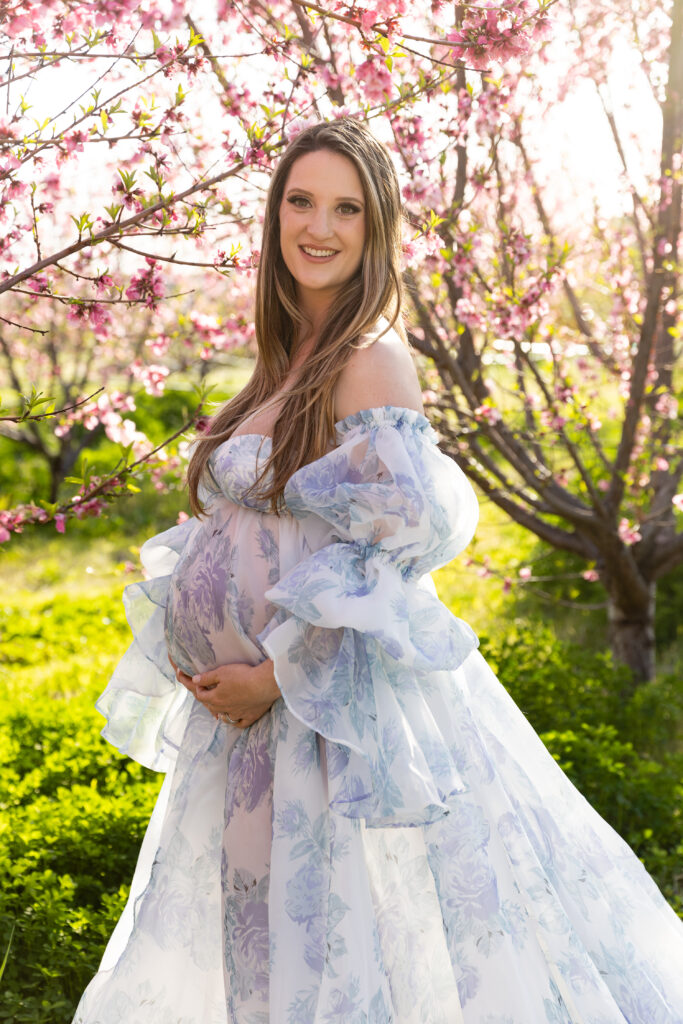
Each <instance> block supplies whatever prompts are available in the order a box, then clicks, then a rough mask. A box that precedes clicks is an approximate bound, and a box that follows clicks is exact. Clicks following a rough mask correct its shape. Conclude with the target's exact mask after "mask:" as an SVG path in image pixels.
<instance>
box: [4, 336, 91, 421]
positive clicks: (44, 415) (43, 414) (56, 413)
mask: <svg viewBox="0 0 683 1024" xmlns="http://www.w3.org/2000/svg"><path fill="white" fill-rule="evenodd" d="M43 333H44V334H47V331H44V332H43ZM102 391H104V387H101V388H98V389H97V391H93V393H92V394H91V395H88V397H87V398H81V399H80V400H79V401H78V402H74V403H73V405H65V406H64V408H62V409H53V410H52V412H40V413H35V414H33V413H31V414H30V415H28V416H0V420H2V421H5V422H6V421H9V422H10V423H25V422H26V420H44V419H47V417H48V416H61V415H62V413H64V412H71V410H72V409H78V407H79V406H81V405H85V404H86V402H89V401H90V400H91V399H93V398H94V397H95V396H96V395H99V394H101V392H102Z"/></svg>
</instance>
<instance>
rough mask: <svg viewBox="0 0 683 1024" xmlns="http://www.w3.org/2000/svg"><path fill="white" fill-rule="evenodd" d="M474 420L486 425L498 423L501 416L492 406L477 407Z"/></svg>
mask: <svg viewBox="0 0 683 1024" xmlns="http://www.w3.org/2000/svg"><path fill="white" fill-rule="evenodd" d="M474 418H475V419H476V420H478V421H479V422H481V421H482V420H483V421H484V422H486V423H500V421H501V420H502V418H503V417H502V416H501V414H500V412H499V411H498V409H494V408H493V406H492V405H487V404H486V403H485V404H484V405H479V406H477V408H476V409H475V410H474Z"/></svg>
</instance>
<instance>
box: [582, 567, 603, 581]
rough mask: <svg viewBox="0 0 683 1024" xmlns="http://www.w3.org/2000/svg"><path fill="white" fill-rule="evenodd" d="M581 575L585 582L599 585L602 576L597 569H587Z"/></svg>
mask: <svg viewBox="0 0 683 1024" xmlns="http://www.w3.org/2000/svg"><path fill="white" fill-rule="evenodd" d="M581 575H582V576H583V578H584V579H585V580H588V582H589V583H597V582H598V580H599V579H600V575H599V573H598V572H597V570H596V569H586V570H585V571H584V572H582V573H581Z"/></svg>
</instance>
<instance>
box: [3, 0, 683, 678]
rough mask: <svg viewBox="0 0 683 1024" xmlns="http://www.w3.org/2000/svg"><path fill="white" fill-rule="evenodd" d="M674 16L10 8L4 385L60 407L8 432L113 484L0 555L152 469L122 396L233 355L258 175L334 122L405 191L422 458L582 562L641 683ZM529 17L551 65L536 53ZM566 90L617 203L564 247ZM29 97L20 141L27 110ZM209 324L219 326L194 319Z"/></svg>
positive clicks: (16, 517) (8, 425)
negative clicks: (422, 395)
mask: <svg viewBox="0 0 683 1024" xmlns="http://www.w3.org/2000/svg"><path fill="white" fill-rule="evenodd" d="M682 3H683V0H667V2H666V3H665V4H664V5H662V4H661V3H657V4H655V3H654V2H653V0H649V2H646V3H645V4H640V5H639V8H638V10H637V11H636V10H635V9H634V11H631V7H630V2H629V0H598V2H597V3H596V2H592V3H589V2H588V0H576V2H575V3H574V4H573V5H572V7H571V10H569V9H567V8H565V7H563V6H562V5H560V4H558V5H555V6H554V7H553V9H552V11H550V12H548V11H547V7H550V6H551V5H550V4H547V5H545V6H544V5H538V6H537V5H535V4H531V3H530V2H529V0H503V2H502V3H494V2H492V0H486V2H484V3H483V4H472V5H470V4H451V3H442V2H438V0H435V2H433V3H431V5H429V6H427V5H422V6H421V7H420V9H419V10H417V11H414V10H412V9H411V6H410V5H408V3H407V2H406V0H383V2H372V0H362V2H361V0H358V2H356V3H348V2H342V0H338V2H335V3H333V4H326V5H319V4H315V3H308V2H305V0H275V2H274V3H270V4H268V5H266V4H262V3H261V2H260V0H245V2H244V3H228V2H225V0H218V2H217V3H216V4H215V5H212V4H202V5H200V4H186V3H180V2H176V0H159V2H156V3H155V2H153V0H143V2H142V3H137V2H136V3H135V4H134V3H133V2H132V0H96V2H95V3H88V4H86V3H82V2H80V0H70V2H69V3H66V2H59V3H31V4H30V5H29V4H28V3H27V2H26V0H13V2H11V3H9V4H8V5H7V6H8V16H7V18H6V20H5V22H4V25H3V29H2V31H4V32H5V33H6V35H7V44H6V48H5V53H6V56H7V73H6V74H5V77H4V80H3V82H2V86H3V89H4V90H5V95H6V97H7V101H6V103H5V104H4V109H5V111H6V114H5V115H4V116H3V118H2V122H1V123H0V208H1V209H2V211H3V214H4V217H5V232H4V236H3V239H2V241H1V242H0V246H1V247H2V258H3V276H2V279H1V280H0V292H1V293H3V295H4V303H5V304H4V305H3V308H2V310H1V311H0V316H2V317H3V319H2V320H0V327H1V328H2V329H1V330H0V354H1V355H2V356H3V357H4V359H5V365H6V367H7V369H8V372H9V373H10V374H12V373H13V374H14V376H13V378H12V380H11V382H10V383H11V384H12V386H13V387H14V388H15V390H16V391H18V392H21V391H23V392H27V390H28V385H30V384H31V383H35V382H34V381H32V379H31V374H33V375H34V376H35V375H36V374H37V371H38V369H39V368H41V369H42V370H44V373H45V377H44V378H41V380H44V381H45V382H46V383H45V384H44V385H43V387H42V390H43V391H45V392H46V393H48V394H52V395H54V396H55V397H56V399H57V400H58V409H63V410H64V411H62V412H60V413H59V415H53V416H49V417H47V418H43V419H42V420H39V417H41V416H43V415H44V409H45V407H44V406H43V407H37V406H36V405H35V401H36V398H34V399H30V398H27V399H26V401H25V403H24V408H23V410H21V411H20V412H19V411H15V410H10V411H9V414H8V418H7V419H6V420H5V433H8V432H9V433H12V434H13V435H14V436H16V437H17V439H18V440H19V439H20V437H24V438H25V437H26V435H29V434H31V433H33V435H34V437H35V436H37V435H38V433H39V431H42V432H43V433H42V435H41V436H42V439H43V440H42V443H43V444H45V445H47V444H48V441H49V443H50V445H52V446H53V447H52V448H51V449H50V450H51V451H53V450H54V446H55V445H58V443H61V444H62V446H63V450H64V451H65V452H66V455H65V456H64V459H63V460H62V465H64V460H65V459H67V461H68V458H73V457H74V452H75V451H76V448H77V447H78V445H82V444H84V443H87V436H86V435H87V431H88V429H94V428H95V427H98V429H103V430H105V431H107V433H108V434H109V436H110V437H111V438H112V439H115V440H118V441H119V442H121V443H122V444H123V445H124V448H125V450H126V455H125V460H124V461H125V462H127V466H128V468H126V466H125V465H124V467H123V469H121V468H118V467H117V469H116V471H115V472H112V473H111V474H110V475H109V477H105V478H103V479H100V480H95V481H92V480H89V481H85V480H84V481H83V484H82V486H81V493H80V494H77V495H75V496H72V497H68V496H67V497H61V499H60V497H59V495H58V486H57V485H58V483H59V479H58V476H59V474H57V476H56V477H55V480H54V486H53V492H52V494H51V496H50V497H49V500H48V501H45V502H43V504H42V505H41V504H39V503H37V502H36V503H35V504H32V505H29V506H26V507H24V508H22V509H14V510H6V511H5V512H1V513H0V530H3V529H4V535H3V538H4V539H7V538H8V537H9V535H10V533H11V532H12V531H13V530H14V529H20V528H21V527H22V524H26V523H27V522H30V521H36V520H41V519H43V520H54V521H55V522H56V523H57V525H58V527H62V528H63V526H64V522H65V518H66V517H68V516H70V515H72V514H83V513H84V512H85V511H92V512H94V513H97V512H98V511H99V510H100V509H101V507H102V502H103V501H104V500H105V499H106V498H107V497H111V496H112V495H113V494H116V493H117V490H118V489H121V488H122V487H124V486H125V479H126V473H127V472H129V471H130V467H131V466H133V467H134V468H135V466H136V463H137V462H138V460H143V461H144V460H145V458H146V452H147V450H148V448H149V447H150V446H149V445H146V442H145V439H144V438H143V437H141V436H139V434H138V433H137V432H136V430H135V428H134V426H133V425H132V422H131V421H130V420H129V421H128V422H127V420H126V411H127V410H128V409H130V403H131V401H134V398H133V397H132V396H131V389H132V388H133V387H134V386H138V387H140V386H142V387H145V388H146V389H147V390H156V391H159V390H160V389H162V388H163V386H164V382H165V380H166V379H167V377H168V374H169V372H170V373H172V372H175V371H176V370H177V369H178V368H186V369H187V368H189V367H191V366H192V365H193V362H196V361H200V362H201V359H202V356H203V357H204V358H206V356H208V355H212V357H213V356H214V354H215V353H220V351H221V350H225V349H230V348H231V347H233V346H236V345H241V344H244V343H245V342H248V340H249V326H248V325H249V316H248V306H247V302H248V300H247V298H246V295H247V294H248V292H249V289H250V281H249V277H250V275H252V274H253V267H254V266H255V264H256V263H257V261H258V253H257V251H256V250H255V246H256V245H257V244H258V241H257V239H258V231H259V223H258V216H257V214H256V211H257V210H258V209H259V208H260V206H261V197H262V192H263V189H264V187H265V186H266V185H267V180H268V173H269V170H270V167H271V164H272V161H273V160H274V159H276V157H277V154H278V152H279V149H280V148H281V146H282V144H283V143H284V142H286V140H287V138H288V137H290V136H291V135H292V133H293V132H295V131H296V130H298V129H299V128H300V127H301V126H302V124H304V123H306V121H307V120H308V119H312V118H315V117H320V116H335V114H336V113H340V112H343V113H351V114H355V115H357V116H362V117H365V118H367V119H368V120H370V121H371V122H372V123H373V125H374V126H375V128H376V131H377V133H378V135H379V136H380V137H381V138H382V139H383V140H384V141H386V142H387V144H388V145H389V146H390V148H391V149H392V150H393V152H394V153H395V156H396V163H397V167H398V169H399V172H400V174H401V176H402V181H403V186H404V198H405V204H406V213H407V223H408V225H409V227H408V229H407V233H406V245H405V256H406V282H407V285H408V290H409V295H410V302H411V304H412V316H411V339H412V342H413V344H414V346H415V348H416V349H417V350H418V351H419V352H420V353H422V356H423V357H424V366H423V372H424V374H425V385H426V396H427V400H428V401H429V403H430V410H429V411H430V416H431V418H432V420H433V422H434V423H435V425H436V426H437V427H438V429H439V430H440V432H441V434H442V438H443V443H444V446H445V447H446V448H447V450H449V451H450V452H451V453H452V455H453V457H454V458H455V459H456V460H457V461H458V462H459V463H460V465H461V466H462V467H463V469H464V470H465V472H467V473H468V475H469V476H470V477H471V478H472V479H473V480H475V481H476V482H477V483H478V484H479V485H480V487H481V488H482V489H483V491H484V492H485V493H486V494H487V495H488V496H489V497H490V498H491V499H492V500H493V501H494V502H496V504H498V505H499V506H500V507H501V508H502V509H504V511H505V512H506V513H507V514H509V515H511V516H512V517H513V518H514V519H515V520H516V521H517V522H519V523H521V524H522V525H523V526H525V527H526V528H528V529H530V530H532V531H533V532H534V533H536V534H537V535H538V536H539V537H541V538H543V539H544V540H545V541H547V542H549V543H550V544H552V545H555V546H557V547H560V548H563V549H565V550H569V551H572V552H574V553H576V554H577V555H579V556H580V557H581V558H583V559H584V560H585V561H586V569H585V573H586V575H587V578H589V579H595V580H596V585H602V586H603V587H604V588H605V591H606V593H607V595H608V600H609V606H610V619H611V636H612V644H613V648H614V650H615V653H616V654H617V655H618V657H620V658H621V659H622V660H625V661H626V662H627V663H628V664H630V665H631V666H632V668H633V669H634V671H635V674H636V678H638V677H640V678H647V677H648V676H649V675H650V674H651V672H652V669H653V644H652V627H653V614H654V589H655V584H656V580H657V579H658V578H661V576H662V575H663V574H664V573H666V572H668V571H670V570H671V569H672V568H674V567H675V566H676V565H678V564H680V562H681V561H683V540H682V538H681V534H680V532H679V533H677V532H676V526H675V510H676V507H677V504H678V505H680V504H681V503H682V502H683V498H681V496H680V494H678V490H679V487H680V476H681V458H680V449H679V446H678V445H679V442H678V439H677V436H676V424H677V421H676V418H675V417H676V408H677V406H676V387H677V384H676V377H675V369H674V360H675V355H676V345H677V343H678V333H677V332H678V327H677V324H678V322H679V319H680V299H679V284H678V282H679V263H680V217H681V212H680V211H681V192H680V189H681V182H680V174H681V170H680V162H679V161H680V155H679V154H680V149H681V134H682V133H681V117H682V114H681V93H682V92H683V90H682V88H681V82H680V75H681V73H682V69H683V60H682V59H681V55H680V53H679V49H680V40H681V38H682V37H683V31H681V24H680V23H681V4H682ZM412 6H413V7H414V6H415V5H412ZM551 17H552V22H553V24H554V26H555V28H554V33H555V34H556V36H557V39H558V40H559V48H558V46H556V47H555V48H553V41H552V38H551V39H550V40H549V41H548V42H544V38H545V37H546V36H547V35H548V26H549V23H550V21H551ZM631 31H633V35H632V36H631V35H629V33H631ZM619 38H622V39H623V41H624V45H627V46H628V47H630V48H631V50H633V52H636V53H640V54H642V61H643V67H644V69H645V71H646V72H647V75H648V76H649V77H648V79H647V80H648V82H649V88H651V90H652V93H653V96H654V97H655V98H656V100H657V102H659V103H660V104H661V109H662V113H663V131H662V134H661V140H662V142H661V147H660V153H659V160H658V164H657V167H656V169H655V170H654V171H653V170H651V167H650V166H649V165H648V164H647V160H646V159H645V157H643V161H641V163H642V166H640V165H639V167H638V168H637V171H638V175H639V177H638V178H637V180H636V179H634V181H633V182H629V179H628V174H629V173H630V171H631V162H632V160H633V159H638V158H639V157H637V155H636V157H635V158H634V156H633V152H634V150H633V147H630V146H629V144H627V143H628V140H625V139H624V137H623V128H622V126H621V123H620V120H619V116H618V111H616V112H615V110H614V109H613V108H612V107H611V106H610V105H609V99H608V86H609V60H610V55H611V53H612V52H613V50H614V46H615V45H616V41H617V40H618V39H619ZM568 41H570V42H571V46H567V42H568ZM677 47H678V48H679V49H677ZM74 67H75V68H76V69H77V71H76V72H73V75H74V77H73V80H72V88H73V90H74V93H73V95H70V96H69V97H68V98H63V97H64V94H63V92H60V93H58V94H57V95H59V99H60V102H58V103H57V102H54V101H53V100H52V99H51V98H50V97H51V93H50V92H49V89H50V83H51V82H58V81H62V80H63V79H62V78H60V76H63V75H64V74H65V69H73V68H74ZM676 76H678V78H677V77H676ZM586 81H589V82H591V83H592V88H594V89H596V90H597V95H598V97H600V98H601V99H602V101H603V102H604V107H605V124H606V126H607V131H609V132H611V133H612V136H613V141H614V146H615V147H616V151H617V152H618V153H619V154H620V156H621V158H622V159H623V163H624V176H623V178H622V180H621V181H619V182H618V183H617V184H616V188H617V189H618V190H621V191H622V192H623V194H624V197H625V199H628V201H629V202H630V204H631V205H630V208H629V207H627V206H626V205H624V206H623V210H620V212H619V213H618V214H617V215H614V214H613V215H611V216H610V218H606V217H605V216H603V215H601V214H600V211H597V213H596V216H595V218H593V217H588V218H587V219H586V221H585V223H584V224H578V225H577V224H574V225H571V227H570V226H568V225H566V224H565V225H564V226H563V231H564V232H565V233H564V234H561V233H560V231H559V229H556V227H555V219H556V214H557V210H556V205H557V201H556V197H557V185H558V181H557V175H555V176H553V175H550V176H548V175H547V174H546V173H545V172H544V169H543V163H542V160H539V155H542V148H543V145H542V144H543V118H544V116H545V114H546V113H547V112H548V109H552V106H553V105H557V104H559V103H560V102H561V101H562V98H563V96H564V95H566V94H570V93H571V92H572V90H575V89H577V88H578V87H579V85H580V84H581V83H582V82H586ZM41 82H46V83H47V86H46V90H48V91H44V92H43V94H42V95H43V97H45V96H48V100H47V101H45V99H43V101H42V103H40V104H39V103H37V104H36V106H37V107H38V108H40V113H39V114H38V116H36V117H34V119H33V120H32V113H31V107H30V105H29V104H30V95H29V90H28V89H27V88H26V87H27V86H28V85H29V84H31V87H32V88H34V91H35V87H37V86H39V85H40V83H41ZM74 83H75V84H74ZM46 102H47V106H48V107H49V108H50V112H49V116H47V115H46V114H45V113H44V111H45V109H46V106H45V104H46ZM50 104H52V105H51V106H50ZM84 175H87V177H88V187H87V188H85V187H84V182H83V176H84ZM192 289H194V291H193V295H192V297H191V298H190V299H189V300H188V299H183V293H185V294H186V293H187V292H189V291H191V290H192ZM183 302H185V303H186V304H185V305H184V306H183ZM188 303H194V304H195V308H194V309H192V308H191V306H190V305H188ZM219 308H220V310H221V313H222V315H223V314H224V315H223V320H222V322H219V321H217V320H215V319H214V320H213V321H211V320H207V318H210V317H211V316H212V314H213V313H215V311H216V310H217V309H219ZM55 309H57V310H60V311H61V312H60V313H59V314H57V315H56V314H54V312H52V313H51V312H50V310H55ZM131 311H132V313H133V314H135V319H133V316H132V314H131ZM192 315H194V319H192ZM65 318H66V319H67V320H69V322H70V323H71V324H72V325H74V324H75V325H76V326H78V327H79V329H81V331H82V339H84V340H83V341H82V344H83V346H85V348H86V349H87V351H88V352H90V353H92V354H91V356H90V357H89V361H88V360H86V363H87V367H86V370H87V372H84V373H81V375H80V377H79V376H78V374H75V373H72V370H74V367H76V364H77V360H76V359H75V358H73V357H70V358H68V359H66V360H65V359H63V358H61V356H60V353H59V351H58V348H57V347H56V344H55V332H54V330H53V329H52V327H51V324H52V323H53V322H56V323H59V322H63V321H64V319H65ZM207 323H210V324H211V325H212V328H211V329H207ZM43 332H45V333H43ZM67 370H68V372H69V373H70V374H71V376H68V375H67ZM60 382H61V384H62V385H63V386H62V389H61V391H58V388H57V385H58V384H59V383H60ZM101 383H105V384H106V385H107V390H106V391H105V392H103V393H101V394H97V395H95V396H94V397H91V395H92V392H93V391H94V390H96V389H97V388H98V387H99V386H100V384H101ZM67 384H68V387H67V386H66V385H67ZM56 392H58V393H57V394H56ZM20 417H21V421H20V422H17V421H18V420H19V419H20ZM1 422H2V421H0V424H1ZM181 426H182V425H181ZM79 431H80V433H79ZM84 431H85V433H84ZM47 435H49V436H47ZM60 439H61V440H60ZM74 439H75V440H76V444H75V446H74V445H73V444H72V446H71V448H69V443H70V441H73V440H74ZM76 454H77V452H76ZM67 457H68V458H67ZM159 457H160V456H159V455H158V454H157V455H156V456H155V458H156V460H157V465H158V459H159ZM62 493H63V492H62Z"/></svg>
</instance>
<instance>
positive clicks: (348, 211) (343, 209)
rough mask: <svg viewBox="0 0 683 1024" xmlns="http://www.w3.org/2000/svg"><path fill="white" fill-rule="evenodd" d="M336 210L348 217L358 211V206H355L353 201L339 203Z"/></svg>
mask: <svg viewBox="0 0 683 1024" xmlns="http://www.w3.org/2000/svg"><path fill="white" fill-rule="evenodd" d="M338 210H339V211H340V213H342V214H343V215H344V216H345V217H350V216H351V215H352V214H354V213H360V206H356V205H355V203H341V204H340V205H339V207H338Z"/></svg>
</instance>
